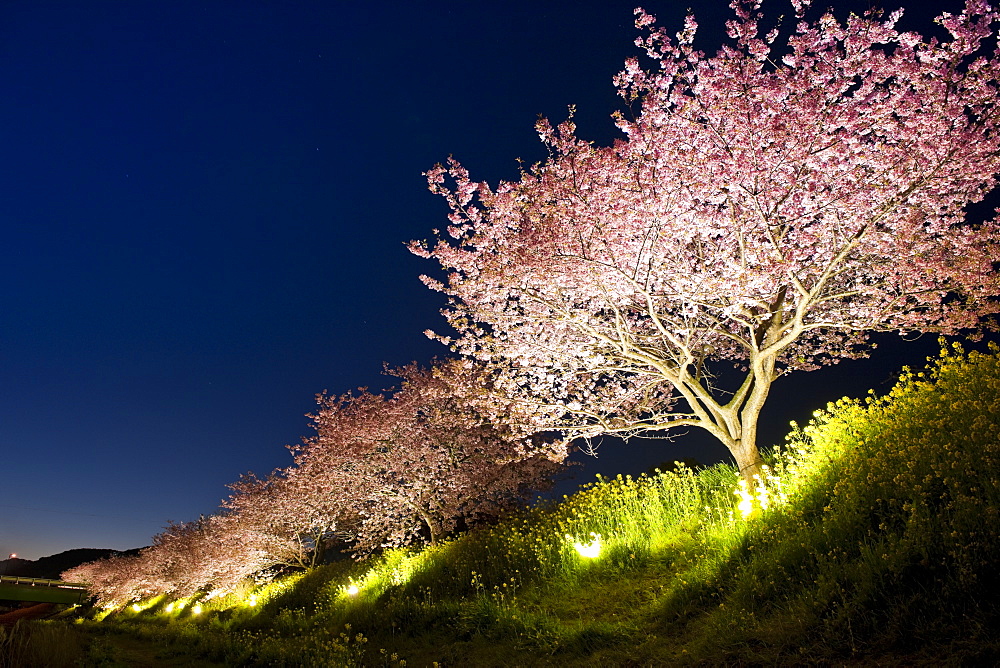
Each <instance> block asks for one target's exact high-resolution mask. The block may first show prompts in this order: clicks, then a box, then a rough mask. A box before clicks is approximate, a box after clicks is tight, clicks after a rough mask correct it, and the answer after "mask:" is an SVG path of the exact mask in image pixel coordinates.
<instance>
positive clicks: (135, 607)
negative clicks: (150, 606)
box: [132, 603, 142, 612]
mask: <svg viewBox="0 0 1000 668" xmlns="http://www.w3.org/2000/svg"><path fill="white" fill-rule="evenodd" d="M141 610H142V606H141V605H139V604H138V603H133V604H132V612H140V611H141Z"/></svg>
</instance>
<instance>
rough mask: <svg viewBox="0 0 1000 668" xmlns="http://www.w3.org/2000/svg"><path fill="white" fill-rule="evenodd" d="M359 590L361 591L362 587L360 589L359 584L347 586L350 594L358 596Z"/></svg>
mask: <svg viewBox="0 0 1000 668" xmlns="http://www.w3.org/2000/svg"><path fill="white" fill-rule="evenodd" d="M359 591H360V589H358V586H357V585H353V584H352V585H351V586H350V587H348V588H347V595H348V596H357V595H358V592H359Z"/></svg>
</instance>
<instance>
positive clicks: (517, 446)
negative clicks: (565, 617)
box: [65, 0, 1000, 601]
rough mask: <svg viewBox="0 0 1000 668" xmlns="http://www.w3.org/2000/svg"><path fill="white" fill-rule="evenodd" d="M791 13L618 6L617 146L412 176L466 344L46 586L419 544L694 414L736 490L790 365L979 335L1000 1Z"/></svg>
mask: <svg viewBox="0 0 1000 668" xmlns="http://www.w3.org/2000/svg"><path fill="white" fill-rule="evenodd" d="M792 5H793V9H794V13H795V19H794V20H792V21H790V22H789V23H788V24H782V23H781V22H780V21H779V22H772V24H771V25H770V26H768V25H766V21H765V18H764V17H763V15H762V14H761V13H760V11H759V8H760V3H759V2H757V1H755V0H733V3H732V8H733V9H734V11H735V18H733V19H732V20H731V21H729V22H728V23H727V25H726V27H727V34H728V41H727V42H726V43H725V44H723V46H722V47H721V48H720V49H719V50H718V51H717V52H716V53H715V55H706V54H705V53H703V52H701V51H699V50H697V49H696V48H695V46H694V39H695V33H696V28H697V24H696V23H695V20H694V18H693V17H688V19H687V21H686V22H685V25H684V28H683V29H682V30H681V31H680V32H679V33H678V34H677V35H676V36H671V35H670V34H668V33H667V31H665V30H664V29H662V28H659V27H656V25H655V22H654V20H653V18H652V17H651V16H650V15H648V14H647V13H645V12H643V11H642V10H637V16H638V19H637V21H636V25H637V27H638V28H639V29H641V30H644V31H646V32H645V35H644V36H643V37H641V38H640V39H639V40H638V45H639V46H640V47H641V48H642V49H643V51H644V52H645V55H646V56H647V57H648V61H647V62H648V63H650V64H651V67H650V68H649V69H644V68H643V67H642V65H641V64H640V61H639V60H638V59H632V60H629V61H627V62H626V66H625V69H624V70H623V71H622V72H621V73H620V74H619V75H618V77H617V79H616V85H617V86H618V88H619V92H620V93H621V95H622V97H623V98H624V100H625V101H626V103H627V104H628V105H629V107H630V109H629V113H628V114H626V113H622V114H618V115H616V117H615V119H616V123H617V126H618V128H619V129H620V130H621V132H622V138H621V139H619V140H617V141H616V142H614V144H613V145H611V146H604V147H602V146H596V145H594V144H593V143H591V142H588V141H585V140H583V139H580V138H579V137H578V136H577V135H576V128H575V126H574V124H573V122H572V118H571V119H570V120H567V121H566V122H564V123H562V124H560V125H558V126H555V127H553V126H552V125H551V124H550V123H549V122H548V121H546V120H542V121H540V122H539V124H538V126H537V127H538V131H539V134H540V136H541V139H542V141H543V143H544V144H545V146H546V148H547V149H548V152H549V157H548V159H547V160H545V161H543V162H540V163H538V164H536V165H533V166H531V167H530V168H526V169H524V170H523V171H522V173H521V175H520V179H519V180H518V181H516V182H501V183H500V184H499V185H498V186H497V187H495V188H491V187H490V186H489V185H488V184H486V183H481V182H476V181H474V180H472V178H471V177H470V175H469V173H468V172H467V171H466V170H465V169H464V168H463V167H462V165H461V164H459V163H458V162H457V161H455V160H450V161H449V162H448V163H447V164H446V165H439V166H437V167H435V168H433V169H431V170H430V171H429V172H428V173H427V175H426V176H427V178H428V181H429V185H430V188H431V190H432V191H433V192H436V193H438V194H440V195H442V196H444V198H445V199H446V201H447V204H448V206H449V208H450V216H449V219H450V223H451V224H450V225H449V227H448V229H447V232H446V233H445V234H440V235H439V236H438V239H437V240H436V241H434V242H417V243H413V244H411V249H412V250H413V251H414V252H415V253H417V254H418V255H421V256H424V257H426V258H429V259H433V260H435V261H436V262H437V263H438V264H439V265H440V267H441V269H442V270H443V275H442V276H440V277H439V278H437V279H436V278H433V277H424V280H425V282H426V283H427V284H428V285H429V286H430V287H431V288H433V289H435V290H439V291H441V292H443V293H445V294H446V295H447V296H448V298H449V306H448V308H446V309H445V312H444V315H445V316H446V318H447V319H448V322H449V324H450V325H451V327H452V329H453V332H452V333H451V334H450V335H442V336H437V335H435V334H433V333H431V336H437V338H439V339H441V340H442V341H443V342H445V343H446V344H448V345H449V346H451V348H452V350H453V351H454V352H457V353H459V354H460V355H463V357H462V358H461V359H460V360H458V361H451V362H446V363H442V364H440V365H439V366H437V367H435V368H433V369H430V370H427V369H420V368H418V367H416V366H410V367H406V368H404V369H401V370H399V371H397V372H396V373H397V374H398V375H399V376H400V378H401V380H402V382H401V384H400V387H399V389H398V390H397V391H396V392H395V393H394V394H392V395H391V396H382V395H378V394H369V393H364V392H362V393H360V394H349V395H343V396H323V397H321V398H320V408H319V411H318V412H317V414H316V416H315V424H314V426H315V428H316V436H315V437H313V438H311V439H308V440H306V441H305V442H304V443H303V444H302V445H301V446H299V447H298V448H295V453H294V454H295V463H294V465H293V466H291V467H289V468H287V469H284V470H280V471H276V472H274V473H272V474H271V475H270V476H268V477H266V478H264V479H259V478H256V477H254V476H247V477H245V478H243V479H242V480H241V481H240V482H238V483H236V484H235V485H234V486H233V495H232V496H231V497H230V498H229V499H228V500H227V501H226V502H225V503H224V509H223V512H221V513H220V514H219V515H218V516H215V517H211V518H208V519H205V520H202V521H199V522H197V523H194V524H190V525H178V526H172V527H169V528H168V529H167V531H166V532H165V533H164V534H161V535H160V536H158V537H157V540H156V542H155V544H154V545H153V546H152V547H150V548H148V549H147V550H146V551H144V552H143V553H142V554H141V555H139V557H137V558H135V559H132V560H128V559H122V560H111V561H109V562H105V563H102V564H92V565H88V566H84V567H81V568H80V569H78V570H77V571H75V572H71V573H68V574H66V576H65V577H67V578H70V579H82V580H89V581H91V582H95V583H97V582H107V583H108V584H107V585H106V586H107V591H108V592H112V591H114V592H115V593H114V594H108V597H109V600H116V601H119V600H126V599H128V598H130V597H132V598H134V597H136V596H139V595H145V594H147V593H149V592H151V591H174V592H179V593H180V592H185V591H192V590H194V589H198V588H205V587H208V586H228V585H230V584H231V583H232V582H233V581H234V579H237V578H239V577H244V576H245V575H246V574H247V573H252V572H259V571H260V569H262V568H267V567H269V566H270V565H277V564H294V565H299V566H309V565H311V564H313V563H315V562H316V560H318V559H320V558H322V548H323V546H324V545H326V544H327V543H328V542H329V540H330V539H332V538H342V539H346V540H347V541H349V543H350V544H351V545H352V546H353V549H354V550H355V552H356V553H357V554H359V555H363V554H367V553H369V552H371V551H372V550H375V549H378V548H379V547H382V546H391V545H402V544H405V543H407V542H411V541H414V540H430V541H433V540H437V539H438V538H439V537H440V536H442V535H444V534H446V533H448V532H449V531H452V530H453V529H455V528H456V527H457V526H459V524H460V523H462V522H464V523H467V524H468V523H472V522H475V521H478V520H480V519H482V518H485V517H490V516H492V515H495V514H496V513H498V512H500V511H501V510H502V509H503V508H505V507H507V506H508V505H509V504H510V503H513V502H514V501H515V500H516V499H518V498H520V497H521V496H522V495H523V494H524V493H525V491H526V489H529V488H530V487H531V486H532V485H536V484H538V483H539V481H543V480H545V479H547V477H549V476H550V474H551V473H552V472H553V471H554V470H555V469H556V468H557V467H558V465H559V463H560V462H561V461H562V460H563V459H564V457H565V453H566V447H567V446H566V444H567V442H569V441H570V440H572V439H574V438H578V437H585V438H586V437H590V436H596V435H600V434H618V435H621V436H626V437H627V436H631V435H636V434H643V433H650V432H663V431H667V430H670V429H672V428H676V427H689V426H696V427H700V428H703V429H705V430H707V431H708V432H710V433H711V434H713V435H714V436H715V437H717V438H718V439H719V440H720V441H721V442H722V443H723V444H725V445H726V447H727V448H728V449H729V451H730V452H731V453H732V455H733V458H734V459H735V461H736V462H737V464H738V466H739V468H740V470H741V472H742V474H743V476H744V479H745V480H746V482H747V483H748V484H751V485H752V484H754V475H755V474H757V473H758V472H759V471H760V467H761V464H762V459H761V456H760V452H759V450H758V444H757V436H756V433H757V423H758V420H759V417H760V414H761V410H762V409H763V407H764V404H765V402H766V400H767V397H768V394H769V392H770V388H771V386H772V384H773V383H774V382H775V381H777V380H778V379H779V378H780V377H781V376H783V375H784V374H785V373H788V372H791V371H795V370H811V369H815V368H818V367H820V366H822V365H825V364H832V363H836V362H837V361H839V360H841V359H845V358H856V357H862V356H864V355H866V354H868V351H869V350H870V348H871V346H870V341H869V338H868V337H869V334H870V333H871V332H873V331H897V332H900V333H907V332H914V331H916V332H925V331H931V332H939V333H945V334H948V333H957V332H961V331H968V330H976V329H978V328H980V327H981V323H982V321H981V318H983V317H984V316H991V315H993V314H996V313H998V312H1000V301H998V300H997V299H996V296H997V295H998V294H1000V279H998V272H997V267H998V266H1000V225H998V224H997V222H996V221H995V220H992V221H987V222H981V223H979V222H977V223H970V222H968V221H966V220H965V209H966V207H967V205H969V204H970V203H975V202H978V201H981V200H982V199H983V198H984V197H985V196H986V195H987V194H988V193H989V192H991V191H992V190H994V189H995V187H996V186H997V184H998V179H997V177H998V174H1000V92H998V91H1000V84H998V81H1000V53H998V52H996V51H995V50H994V49H995V42H996V26H997V25H998V24H1000V13H998V12H997V11H995V10H994V9H993V7H991V6H990V5H989V4H987V3H986V2H984V1H983V0H967V4H966V7H965V9H964V11H963V12H961V13H960V14H942V15H941V16H940V17H939V18H938V20H937V22H938V24H939V26H940V35H939V36H937V37H930V38H928V37H925V36H923V35H920V34H917V33H914V32H908V31H904V30H900V29H899V28H898V27H897V24H898V23H899V22H900V20H901V16H902V13H901V10H900V11H897V12H894V13H892V14H890V15H888V16H886V17H883V15H882V14H881V13H880V12H878V11H874V10H873V11H870V12H868V13H866V14H864V15H862V16H858V15H851V16H850V17H849V18H848V19H847V20H846V21H843V22H842V21H840V20H838V19H837V18H835V17H834V16H833V14H832V13H831V12H828V11H827V12H822V13H821V14H820V15H819V16H817V17H815V18H809V16H808V14H809V13H810V12H811V9H810V6H809V2H808V0H793V1H792ZM472 360H475V362H473V361H472ZM720 361H721V362H723V363H724V364H723V370H722V371H720V370H719V367H718V363H719V362H720ZM727 367H728V368H732V367H735V368H736V369H739V370H740V371H739V373H738V376H739V377H737V378H735V380H733V375H732V372H731V371H730V372H728V373H727V372H726V368H727ZM486 388H489V390H488V391H487V389H486ZM539 434H543V435H545V438H540V437H538V435H539ZM202 543H212V545H202ZM177 546H184V547H183V549H181V548H178V547H177ZM180 552H184V554H185V555H188V554H191V555H195V556H194V557H191V558H188V557H187V556H183V555H181V554H180ZM206 561H212V562H213V563H212V564H211V565H208V564H206V563H205V562H206ZM126 581H128V582H131V583H132V584H128V585H126V584H123V583H124V582H126ZM116 587H117V588H119V589H121V591H120V592H118V589H115V588H116ZM98 588H99V590H100V586H98ZM102 596H103V594H102Z"/></svg>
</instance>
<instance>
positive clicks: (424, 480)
mask: <svg viewBox="0 0 1000 668" xmlns="http://www.w3.org/2000/svg"><path fill="white" fill-rule="evenodd" d="M391 373H392V375H396V376H398V377H399V378H400V379H401V381H402V382H401V384H400V387H398V388H397V389H396V390H395V391H394V392H393V393H391V394H390V395H388V396H386V395H382V394H373V393H369V392H365V391H362V392H360V393H358V394H345V395H342V396H329V395H320V397H318V401H319V406H320V408H319V410H318V411H317V413H316V415H315V416H314V426H315V429H316V436H315V437H313V438H310V439H306V440H305V441H304V443H303V445H302V446H301V447H299V448H298V449H297V452H296V475H298V476H301V477H302V478H303V479H305V480H308V481H310V482H309V484H308V485H303V487H302V488H303V489H306V488H308V489H309V490H311V492H310V493H311V495H312V497H314V498H315V499H316V503H317V504H318V503H324V504H330V505H332V506H334V507H336V508H339V509H340V513H341V514H340V517H339V519H340V521H341V524H340V527H341V530H342V531H344V532H345V533H346V534H347V535H349V536H350V538H351V539H352V542H353V550H354V551H355V553H356V554H359V555H364V554H368V553H370V552H372V551H373V550H376V549H379V548H382V547H392V546H398V545H405V544H408V543H412V542H423V541H430V542H431V543H434V542H436V541H437V540H439V539H440V538H441V537H443V536H444V535H445V534H447V533H448V532H450V531H453V530H454V529H456V527H458V526H459V524H460V522H464V523H465V524H466V525H471V524H474V523H475V522H477V521H479V520H481V519H483V518H486V517H492V516H496V515H498V514H499V513H501V512H503V511H504V510H505V509H507V508H509V507H510V506H511V505H512V504H514V503H516V502H518V501H520V500H523V499H524V498H526V497H527V496H528V495H529V494H531V493H533V492H535V491H537V490H540V489H542V488H544V487H545V486H546V485H547V484H549V483H550V482H551V480H552V477H553V475H554V474H555V473H556V472H558V471H559V470H560V469H561V467H562V462H563V460H564V459H565V457H566V454H567V451H566V444H565V442H562V441H555V440H544V439H538V438H534V439H533V438H532V437H531V434H529V433H521V432H519V431H516V430H512V429H510V428H508V427H507V426H506V425H505V424H504V423H501V422H497V421H495V420H494V419H492V418H489V417H487V416H488V414H489V413H488V412H487V411H483V410H481V408H482V406H483V405H484V404H483V402H482V397H481V395H482V393H483V388H484V386H485V384H484V382H483V379H482V378H481V377H480V375H479V374H478V372H476V370H475V369H474V368H473V366H472V365H471V364H469V363H467V362H462V361H454V360H453V361H447V362H441V363H439V364H437V365H436V366H434V367H432V368H429V369H428V368H421V367H418V366H416V365H409V366H406V367H404V368H402V369H400V370H397V371H393V372H391ZM300 501H301V502H303V503H309V501H308V499H302V498H300Z"/></svg>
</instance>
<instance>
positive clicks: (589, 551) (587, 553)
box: [566, 531, 601, 559]
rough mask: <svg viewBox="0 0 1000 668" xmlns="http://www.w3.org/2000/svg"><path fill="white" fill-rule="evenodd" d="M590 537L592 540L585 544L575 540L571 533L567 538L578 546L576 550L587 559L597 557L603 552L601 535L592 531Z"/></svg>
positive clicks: (574, 545)
mask: <svg viewBox="0 0 1000 668" xmlns="http://www.w3.org/2000/svg"><path fill="white" fill-rule="evenodd" d="M590 537H591V539H592V540H591V541H590V542H589V543H586V544H584V543H581V542H580V541H578V540H575V539H574V538H573V537H572V536H570V535H569V534H566V540H568V541H570V542H572V543H573V547H574V548H576V551H577V552H578V553H579V554H580V556H581V557H584V558H586V559H596V558H597V556H598V555H600V554H601V535H600V534H597V533H594V532H593V531H591V532H590Z"/></svg>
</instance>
